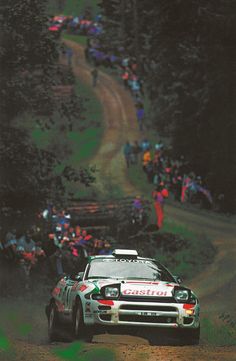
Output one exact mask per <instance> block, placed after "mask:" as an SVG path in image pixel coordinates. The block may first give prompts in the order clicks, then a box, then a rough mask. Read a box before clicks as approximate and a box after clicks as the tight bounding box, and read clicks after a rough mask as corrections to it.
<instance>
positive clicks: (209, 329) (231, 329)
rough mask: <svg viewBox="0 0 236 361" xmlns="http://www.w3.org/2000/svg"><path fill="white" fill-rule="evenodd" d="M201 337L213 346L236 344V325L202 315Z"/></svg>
mask: <svg viewBox="0 0 236 361" xmlns="http://www.w3.org/2000/svg"><path fill="white" fill-rule="evenodd" d="M201 339H202V340H204V342H206V343H208V344H210V345H212V346H236V327H235V326H230V325H228V324H225V323H224V322H216V321H213V320H211V319H210V318H208V317H204V318H203V317H202V320H201Z"/></svg>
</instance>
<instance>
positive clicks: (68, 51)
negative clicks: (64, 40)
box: [66, 48, 73, 66]
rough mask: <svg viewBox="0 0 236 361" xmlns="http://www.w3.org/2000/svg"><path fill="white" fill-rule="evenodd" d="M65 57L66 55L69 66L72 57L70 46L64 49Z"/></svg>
mask: <svg viewBox="0 0 236 361" xmlns="http://www.w3.org/2000/svg"><path fill="white" fill-rule="evenodd" d="M66 57H67V64H68V65H69V66H71V64H72V57H73V50H72V49H71V48H67V49H66Z"/></svg>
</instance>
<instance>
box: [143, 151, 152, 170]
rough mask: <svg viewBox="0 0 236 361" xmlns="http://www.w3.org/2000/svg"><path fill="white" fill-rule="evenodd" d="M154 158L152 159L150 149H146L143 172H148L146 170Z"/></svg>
mask: <svg viewBox="0 0 236 361" xmlns="http://www.w3.org/2000/svg"><path fill="white" fill-rule="evenodd" d="M151 160H152V158H151V152H150V150H149V148H148V149H146V150H145V151H144V153H143V170H144V172H146V168H147V165H148V163H149V162H151Z"/></svg>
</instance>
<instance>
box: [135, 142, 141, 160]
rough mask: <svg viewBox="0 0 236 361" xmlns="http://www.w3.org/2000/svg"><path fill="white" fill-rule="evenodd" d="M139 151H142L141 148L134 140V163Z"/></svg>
mask: <svg viewBox="0 0 236 361" xmlns="http://www.w3.org/2000/svg"><path fill="white" fill-rule="evenodd" d="M141 152H142V148H141V147H140V145H139V144H138V141H137V140H135V142H134V145H133V155H134V163H135V164H137V163H138V159H139V155H140V153H141Z"/></svg>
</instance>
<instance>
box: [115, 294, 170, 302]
mask: <svg viewBox="0 0 236 361" xmlns="http://www.w3.org/2000/svg"><path fill="white" fill-rule="evenodd" d="M119 301H126V302H145V303H146V302H154V303H177V302H176V300H175V299H174V298H173V297H139V296H134V297H133V296H124V295H122V296H120V298H119Z"/></svg>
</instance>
